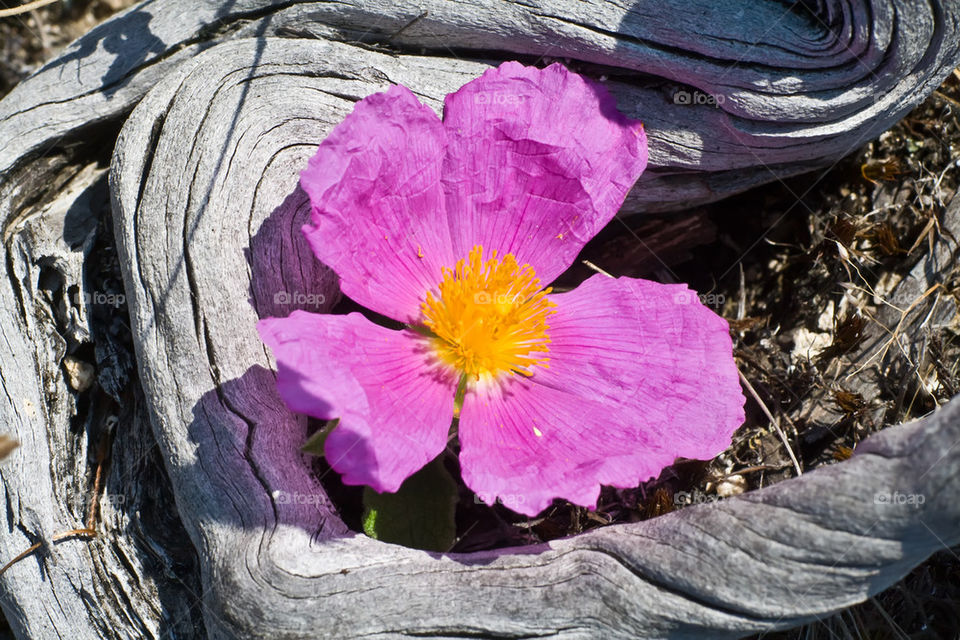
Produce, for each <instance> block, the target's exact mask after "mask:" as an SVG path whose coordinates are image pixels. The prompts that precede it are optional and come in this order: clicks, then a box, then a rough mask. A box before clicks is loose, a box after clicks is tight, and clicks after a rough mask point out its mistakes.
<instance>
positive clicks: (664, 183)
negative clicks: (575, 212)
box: [0, 0, 960, 211]
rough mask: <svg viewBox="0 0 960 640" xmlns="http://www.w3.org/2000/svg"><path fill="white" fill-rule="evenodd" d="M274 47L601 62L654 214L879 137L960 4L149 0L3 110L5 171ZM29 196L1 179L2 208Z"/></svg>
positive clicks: (924, 83) (911, 96) (952, 57)
mask: <svg viewBox="0 0 960 640" xmlns="http://www.w3.org/2000/svg"><path fill="white" fill-rule="evenodd" d="M894 17H895V19H894ZM267 35H284V36H296V37H299V38H326V39H332V40H344V41H363V42H366V43H371V44H374V43H375V44H383V45H389V46H391V47H394V48H396V49H397V50H399V51H414V52H421V51H424V50H427V51H430V52H433V53H435V54H438V55H442V56H446V57H452V58H463V59H469V58H475V59H476V57H477V55H478V54H479V55H483V56H489V55H491V54H490V52H492V51H497V52H500V53H499V54H497V57H498V58H510V57H514V56H521V57H522V56H529V57H530V59H531V60H533V59H542V58H543V57H546V56H549V57H553V58H561V59H566V58H570V59H573V60H574V61H583V62H586V63H590V64H591V65H597V66H596V67H594V72H595V73H596V74H597V75H599V74H608V75H610V76H611V77H614V76H615V77H617V78H622V79H623V80H624V81H625V82H626V83H628V84H627V85H625V86H622V87H618V91H616V93H617V95H618V98H619V102H620V107H621V109H622V110H624V111H625V112H626V113H628V114H629V115H632V116H634V117H638V118H640V119H642V120H643V121H644V122H645V123H646V124H647V126H648V129H649V131H650V134H651V135H650V143H651V156H650V157H651V165H652V166H651V168H650V169H649V170H648V171H647V172H646V174H645V175H644V177H643V178H642V179H641V181H640V183H639V185H638V187H637V189H635V190H634V193H633V195H632V197H631V198H630V199H629V200H628V203H627V206H626V211H641V210H642V211H652V210H671V209H677V208H682V207H687V206H691V205H693V204H697V203H702V202H708V201H712V200H717V199H719V198H722V197H724V196H727V195H730V194H732V193H736V192H739V191H742V190H744V189H746V188H749V187H751V186H754V185H757V184H761V183H764V182H769V181H771V180H774V179H777V178H782V177H784V176H788V175H793V174H796V173H799V172H803V171H809V170H811V169H813V168H816V167H822V166H828V165H830V164H832V163H833V162H835V161H836V160H837V159H839V158H840V157H842V156H844V155H847V154H849V153H851V152H852V151H854V150H855V149H856V148H857V147H858V146H860V145H861V144H863V143H864V142H865V141H867V140H869V139H871V138H873V137H876V136H877V135H878V134H879V133H880V132H882V131H884V130H885V129H887V128H888V127H889V126H890V125H892V124H893V123H894V122H896V121H897V120H898V119H899V118H901V117H902V116H903V115H904V114H906V113H907V112H908V111H909V110H910V109H911V108H913V107H914V106H916V105H917V104H919V102H920V101H921V100H922V99H923V98H924V97H925V96H926V95H928V94H929V93H930V92H931V91H933V90H934V89H935V88H936V87H937V86H938V85H939V83H940V82H941V81H942V80H943V78H944V77H945V76H946V75H947V74H948V73H949V72H950V71H951V70H952V69H953V68H954V67H955V66H956V65H957V63H958V62H960V53H958V49H960V3H957V2H956V0H947V1H940V2H934V3H930V4H927V3H916V2H912V1H910V0H875V1H873V2H865V1H861V2H856V3H840V2H819V3H816V4H814V3H794V4H793V5H786V4H780V3H773V2H755V3H744V4H743V5H741V6H739V7H738V8H737V9H735V10H731V8H730V7H729V6H727V5H722V4H718V3H715V2H713V1H712V0H694V1H688V0H676V1H672V2H663V1H657V2H638V3H633V4H631V5H630V6H628V7H625V6H622V5H621V4H618V3H614V2H609V1H596V2H588V3H582V2H577V3H569V2H562V1H555V2H535V3H527V2H522V3H521V2H513V1H506V2H499V3H490V4H479V5H478V4H466V3H462V2H452V1H450V0H429V1H427V2H419V3H395V2H391V1H390V0H352V1H348V2H342V3H341V2H282V3H281V2H271V1H270V0H207V1H205V2H197V1H196V0H171V1H169V2H165V3H163V4H155V3H151V2H146V3H144V4H142V5H138V6H137V7H134V8H133V9H132V10H130V11H127V12H126V13H124V14H122V15H120V16H118V17H116V18H114V19H112V20H110V21H109V22H107V23H105V24H103V25H101V26H99V27H97V28H96V29H94V30H93V31H91V32H90V33H89V34H88V35H86V36H85V37H83V38H81V39H80V40H78V41H77V42H76V43H75V44H74V45H73V46H72V47H71V48H70V49H69V50H68V51H67V52H66V53H65V54H64V55H63V56H61V57H60V58H58V59H57V60H55V61H54V62H52V63H50V64H49V65H47V66H46V67H45V68H44V69H43V70H41V71H40V72H39V73H38V74H37V75H36V76H34V77H33V78H31V79H30V80H28V81H27V82H25V83H23V84H22V85H21V86H19V87H17V88H16V89H14V91H13V92H12V93H11V94H10V95H9V96H8V97H7V98H6V99H5V100H4V101H3V102H2V103H0V122H2V123H3V129H2V135H0V158H3V160H2V161H0V174H2V175H4V176H5V177H7V178H11V177H14V176H16V172H12V169H14V168H16V167H17V166H19V165H21V164H22V163H24V162H27V161H29V160H30V159H32V158H35V157H36V156H37V155H38V154H42V153H43V150H44V149H48V148H49V147H50V146H51V144H56V141H58V140H60V139H61V138H62V137H63V136H70V137H71V138H74V139H76V138H77V137H79V136H81V135H82V132H84V131H89V130H90V128H91V127H93V126H94V125H96V124H99V123H103V122H106V121H110V120H115V119H116V118H118V117H120V116H122V114H123V113H125V112H126V111H127V110H129V109H130V108H131V106H132V105H133V104H135V103H136V101H137V100H138V99H139V98H140V97H141V96H142V95H143V93H144V92H145V91H146V90H147V89H149V88H150V87H152V86H153V85H154V84H156V82H157V81H158V80H159V79H160V78H161V77H163V75H164V74H165V73H167V72H169V70H170V69H171V68H173V67H174V66H176V65H177V64H179V63H180V62H182V61H183V60H186V59H189V58H190V57H192V56H194V55H196V54H197V52H198V51H200V50H202V49H204V48H206V47H209V46H210V45H211V44H212V43H214V42H216V41H222V40H225V39H229V38H237V37H249V36H267ZM685 102H689V103H691V104H684V103H685ZM698 102H703V103H705V104H697V103H698ZM64 104H68V105H69V107H70V108H69V109H65V108H64ZM17 189H18V187H17V185H16V181H13V182H11V181H10V180H5V181H3V182H2V183H0V197H2V198H4V199H6V198H11V197H13V196H15V195H16V191H17Z"/></svg>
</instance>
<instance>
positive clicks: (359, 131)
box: [300, 85, 455, 322]
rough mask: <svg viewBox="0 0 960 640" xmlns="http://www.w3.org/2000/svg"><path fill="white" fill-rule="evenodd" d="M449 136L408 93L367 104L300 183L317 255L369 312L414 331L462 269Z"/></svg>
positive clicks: (393, 91)
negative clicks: (448, 276) (446, 277)
mask: <svg viewBox="0 0 960 640" xmlns="http://www.w3.org/2000/svg"><path fill="white" fill-rule="evenodd" d="M445 148H446V132H445V131H444V129H443V125H442V124H441V123H440V120H439V118H437V116H436V114H435V113H434V112H433V111H432V110H431V109H430V108H429V107H427V106H425V105H423V104H421V103H420V101H419V100H417V98H416V97H415V96H414V95H413V93H411V92H410V90H409V89H407V88H406V87H402V86H398V85H395V86H392V87H390V89H389V90H388V91H386V92H385V93H378V94H375V95H372V96H368V97H367V98H364V99H363V100H361V101H360V102H358V103H357V104H356V106H355V107H354V109H353V112H352V113H351V114H350V115H348V116H347V117H346V119H344V121H343V122H342V123H340V124H339V125H337V126H336V127H335V128H334V129H333V131H331V132H330V135H328V136H327V138H326V139H325V140H324V141H323V142H322V143H320V147H319V148H318V149H317V153H316V155H314V156H313V157H312V158H311V159H310V162H309V163H308V165H307V168H306V169H305V170H304V171H303V173H302V174H301V176H300V184H301V186H302V187H303V190H304V191H306V192H307V194H308V195H309V196H310V202H311V205H312V225H305V226H304V227H303V232H304V234H305V235H306V237H307V240H308V241H309V242H310V246H311V247H312V248H313V252H314V254H315V255H316V256H317V258H319V259H320V260H321V261H323V262H324V263H325V264H327V265H328V266H330V267H331V268H332V269H333V270H334V271H335V272H336V273H337V275H338V276H340V286H341V288H342V290H343V292H344V293H345V294H346V295H348V296H350V297H351V298H352V299H353V300H355V301H356V302H358V303H360V304H361V305H363V306H365V307H367V308H368V309H372V310H374V311H377V312H379V313H382V314H384V315H386V316H389V317H391V318H394V319H395V320H400V321H403V322H409V321H412V320H414V319H415V318H418V317H419V315H420V302H421V301H422V300H423V298H424V295H425V293H426V291H427V290H429V289H432V288H433V287H435V286H436V285H437V283H438V282H440V280H441V279H442V276H441V267H443V266H452V265H453V264H454V262H455V260H454V254H453V252H452V250H451V245H450V233H449V231H448V225H447V216H446V209H445V204H444V193H443V188H442V186H441V184H440V172H441V169H442V166H443V158H444V153H445Z"/></svg>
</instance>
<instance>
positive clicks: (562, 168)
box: [443, 62, 647, 283]
mask: <svg viewBox="0 0 960 640" xmlns="http://www.w3.org/2000/svg"><path fill="white" fill-rule="evenodd" d="M443 126H444V128H445V129H446V131H447V137H448V151H447V158H446V162H445V164H444V169H443V182H444V185H445V187H446V191H447V211H448V212H449V215H450V228H451V233H452V234H453V242H454V250H455V252H456V253H457V255H458V256H460V257H463V256H466V254H467V252H469V250H470V249H471V248H472V247H473V246H474V245H477V244H481V245H483V246H484V248H485V249H487V250H493V249H496V250H497V251H499V252H500V253H501V255H502V254H504V253H513V254H514V255H515V256H516V257H517V261H518V262H520V263H521V264H523V263H528V264H530V265H531V266H532V267H533V268H534V270H535V271H536V272H537V275H538V276H539V277H540V281H541V282H543V283H549V282H550V281H552V280H553V279H554V278H556V276H558V275H559V274H560V273H562V272H563V271H564V270H565V269H566V268H567V267H568V266H570V264H572V263H573V260H574V259H575V258H576V256H577V253H578V252H579V251H580V249H581V248H582V247H583V245H584V244H585V243H586V242H587V241H588V240H589V239H590V238H592V237H593V236H594V235H595V234H596V233H597V232H598V231H599V230H600V229H601V228H602V227H603V226H604V225H605V224H606V223H607V222H608V221H609V220H610V219H611V218H612V217H613V216H614V215H615V214H616V212H617V210H618V209H619V208H620V205H621V204H622V203H623V199H624V197H625V196H626V194H627V192H628V191H629V190H630V188H631V187H632V186H633V183H634V182H635V181H636V180H637V178H638V177H639V176H640V174H641V173H642V172H643V170H644V168H645V167H646V164H647V143H646V135H645V134H644V131H643V126H642V125H641V124H640V123H639V122H638V121H636V120H631V119H630V118H627V117H626V116H624V115H623V114H621V113H620V112H619V111H617V108H616V102H615V101H614V99H613V97H612V96H611V95H610V94H609V93H608V92H607V90H606V89H605V88H604V87H602V86H600V85H598V84H595V83H593V82H590V81H588V80H586V79H584V78H582V77H581V76H579V75H577V74H574V73H571V72H569V71H567V70H566V69H565V68H564V67H563V66H562V65H559V64H553V65H550V66H549V67H547V68H546V69H537V68H534V67H525V66H523V65H521V64H519V63H517V62H506V63H504V64H502V65H501V66H500V67H499V68H497V69H491V70H489V71H487V72H485V73H484V74H483V75H482V76H481V77H480V78H477V79H476V80H473V81H471V82H469V83H467V84H466V85H464V86H463V87H461V88H460V89H459V90H458V91H457V92H456V93H452V94H450V95H448V96H447V99H446V103H445V107H444V117H443Z"/></svg>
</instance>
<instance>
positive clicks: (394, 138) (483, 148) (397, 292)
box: [258, 62, 744, 515]
mask: <svg viewBox="0 0 960 640" xmlns="http://www.w3.org/2000/svg"><path fill="white" fill-rule="evenodd" d="M646 163H647V145H646V136H645V134H644V131H643V127H642V125H641V124H640V123H639V122H637V121H634V120H631V119H629V118H627V117H625V116H624V115H622V114H621V113H619V112H618V111H617V109H616V105H615V103H614V100H613V98H612V97H611V96H610V95H609V94H608V93H607V91H606V90H605V89H604V88H602V87H600V86H598V85H595V84H593V83H591V82H588V81H587V80H585V79H584V78H582V77H580V76H578V75H576V74H574V73H571V72H569V71H567V70H566V69H565V68H564V67H562V66H561V65H559V64H554V65H551V66H550V67H548V68H546V69H536V68H532V67H524V66H522V65H520V64H519V63H516V62H508V63H505V64H503V65H501V66H500V67H499V68H498V69H491V70H489V71H487V72H486V73H484V74H483V76H481V77H480V78H477V79H475V80H473V81H471V82H469V83H467V84H466V85H464V86H463V87H461V88H460V90H458V91H457V92H456V93H452V94H450V95H448V96H447V98H446V101H445V105H444V117H443V121H442V122H441V121H440V119H438V118H437V116H436V115H435V114H434V112H433V111H432V110H431V109H430V108H428V107H426V106H424V105H423V104H421V103H420V102H419V101H418V100H417V98H416V97H415V96H414V95H413V93H411V92H410V90H409V89H407V88H405V87H402V86H392V87H390V89H389V90H388V91H386V92H385V93H380V94H376V95H372V96H370V97H368V98H365V99H364V100H361V101H360V102H358V103H357V105H356V107H355V108H354V110H353V112H352V113H351V114H350V115H349V116H347V118H346V119H345V120H344V121H343V122H342V123H341V124H340V125H338V126H337V127H336V128H335V129H334V130H333V131H332V132H331V133H330V135H329V136H328V137H327V139H326V140H324V141H323V143H322V144H321V145H320V148H319V149H318V151H317V154H316V155H315V156H314V157H313V158H312V159H311V160H310V162H309V165H308V167H307V169H306V170H305V171H304V172H303V174H302V176H301V181H300V183H301V185H302V187H303V189H304V190H305V191H306V192H307V194H308V195H309V196H310V200H311V202H312V205H313V213H312V223H313V224H312V225H306V226H305V227H304V228H303V232H304V234H305V235H306V237H307V240H308V241H309V242H310V245H311V247H312V248H313V251H314V253H315V254H316V256H317V257H318V258H319V259H320V260H322V261H323V262H324V263H326V264H327V265H328V266H330V267H331V268H332V269H333V270H334V271H335V272H336V273H337V274H338V276H339V277H340V281H341V287H342V290H343V292H344V293H345V294H346V295H348V296H349V297H351V298H352V299H353V300H354V301H356V302H357V303H359V304H361V305H363V306H365V307H366V308H368V309H370V310H372V311H375V312H377V313H379V314H382V315H384V316H387V317H388V318H392V319H393V320H398V321H400V322H402V323H405V324H406V327H407V328H404V329H399V330H398V329H390V328H385V327H383V326H380V325H378V324H374V323H373V322H371V321H369V320H367V319H366V318H365V317H364V316H363V315H361V314H358V313H351V314H349V315H323V314H311V313H306V312H302V311H296V312H294V313H293V314H291V315H290V316H289V317H287V318H266V319H264V320H262V321H261V322H260V323H259V325H258V329H259V331H260V335H261V336H262V338H263V340H264V342H266V343H267V344H268V345H269V346H270V347H271V348H272V349H273V352H274V354H275V356H276V359H277V368H278V375H277V385H278V388H279V392H280V394H281V396H282V397H283V399H284V400H285V401H286V403H287V405H288V406H289V407H290V408H291V409H292V410H293V411H297V412H301V413H306V414H309V415H312V416H315V417H317V418H321V419H332V418H340V422H339V424H338V426H337V427H336V428H335V429H334V430H333V432H332V433H331V434H330V435H329V437H328V438H327V441H326V445H325V454H326V457H327V459H328V460H329V462H330V464H331V465H332V466H333V468H334V469H336V470H337V471H339V472H340V473H341V474H342V475H343V481H344V482H345V483H347V484H362V485H369V486H371V487H372V488H374V489H375V490H377V491H380V492H383V491H390V492H392V491H396V490H397V489H398V488H399V487H400V485H401V483H402V482H403V481H404V480H405V479H406V478H407V477H409V476H410V475H411V474H413V473H414V472H416V471H417V470H418V469H420V468H421V467H422V466H423V465H424V464H426V463H427V462H429V461H430V460H432V459H433V458H435V457H436V456H437V455H438V454H440V453H441V452H442V451H443V449H444V447H445V446H446V444H447V441H448V432H449V429H450V425H451V421H452V419H453V417H454V396H455V393H456V390H457V387H458V383H459V382H460V381H461V380H463V382H464V383H465V385H466V387H465V388H466V395H465V397H464V399H463V405H462V411H461V413H460V422H459V438H460V445H461V451H460V463H461V469H462V474H463V480H464V482H466V484H467V486H469V487H470V488H471V489H472V490H473V491H474V492H476V493H477V494H478V495H479V496H481V497H482V498H483V499H484V500H485V501H487V502H489V503H492V502H493V501H494V500H495V499H498V498H499V499H502V500H503V501H504V503H505V504H507V505H508V506H510V507H511V508H513V509H514V510H515V511H518V512H520V513H524V514H527V515H535V514H536V513H538V512H539V511H541V510H542V509H544V508H545V507H546V506H547V505H548V504H549V503H550V502H551V501H552V500H553V499H554V498H558V497H559V498H565V499H567V500H569V501H570V502H573V503H576V504H579V505H584V506H590V507H593V506H595V505H596V501H597V497H598V495H599V492H600V485H613V486H616V487H635V486H637V485H638V484H639V483H640V482H643V481H645V480H647V479H649V478H651V477H653V476H656V475H658V474H659V473H660V471H661V469H663V467H664V466H666V465H669V464H671V463H673V461H674V459H675V458H677V457H678V456H683V457H687V458H712V457H714V456H716V455H717V454H719V453H720V452H722V451H723V450H724V449H725V448H726V447H727V446H729V444H730V438H731V435H732V433H733V432H734V431H735V430H736V428H737V427H738V426H739V425H740V424H741V423H742V422H743V403H744V398H743V394H742V392H741V391H740V385H739V382H738V377H737V371H736V367H735V364H734V361H733V358H732V354H731V341H730V337H729V333H728V327H727V323H726V321H724V320H723V319H722V318H720V317H719V316H717V315H715V314H714V313H713V312H711V311H709V310H708V309H707V308H706V307H704V306H702V305H701V304H700V303H699V300H698V299H697V296H696V294H694V293H692V292H691V291H690V290H689V289H687V288H686V286H685V285H662V284H658V283H655V282H649V281H646V280H639V279H633V278H616V279H614V278H608V277H605V276H600V275H597V276H594V277H592V278H590V279H588V280H587V281H585V282H584V283H583V284H582V285H580V286H579V287H578V288H577V289H575V290H573V291H570V292H568V293H560V294H554V293H551V292H550V289H544V288H543V285H545V284H548V283H550V282H551V281H552V280H554V279H555V278H556V277H557V276H558V275H560V273H561V272H563V271H564V270H565V269H566V268H567V267H569V266H570V264H571V263H572V262H573V260H574V259H575V258H576V256H577V254H578V253H579V251H580V249H581V248H582V247H583V245H584V244H585V243H586V242H587V241H588V240H589V239H590V238H591V237H593V236H594V235H595V234H596V233H597V232H598V231H599V230H600V229H601V228H602V227H603V226H604V225H605V224H606V223H607V222H608V221H609V220H610V219H611V218H612V217H613V216H614V215H615V214H616V212H617V209H618V208H619V207H620V205H621V204H622V202H623V199H624V197H625V196H626V194H627V192H628V191H629V190H630V188H631V186H632V185H633V183H634V182H635V181H636V179H637V177H638V176H639V175H640V174H641V173H642V172H643V170H644V168H645V166H646Z"/></svg>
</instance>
